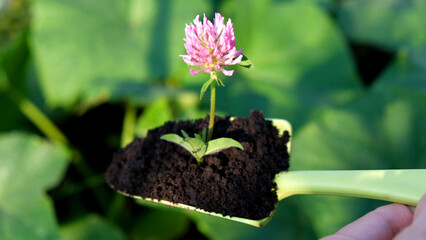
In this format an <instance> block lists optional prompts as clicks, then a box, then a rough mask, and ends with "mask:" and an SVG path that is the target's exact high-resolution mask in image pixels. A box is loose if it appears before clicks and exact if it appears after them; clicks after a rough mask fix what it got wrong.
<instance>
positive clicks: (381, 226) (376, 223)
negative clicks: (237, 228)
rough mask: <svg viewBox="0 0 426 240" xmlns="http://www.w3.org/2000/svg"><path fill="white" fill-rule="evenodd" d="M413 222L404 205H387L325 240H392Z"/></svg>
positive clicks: (411, 214) (409, 211)
mask: <svg viewBox="0 0 426 240" xmlns="http://www.w3.org/2000/svg"><path fill="white" fill-rule="evenodd" d="M412 220H413V213H412V211H411V210H410V209H409V208H408V207H407V206H404V205H402V204H391V205H386V206H383V207H380V208H377V209H376V210H374V211H372V212H369V213H367V214H366V215H364V216H363V217H362V218H360V219H358V220H356V221H355V222H353V223H351V224H349V225H347V226H345V227H343V228H342V229H341V230H339V231H338V232H337V233H336V234H334V235H331V236H328V237H326V238H324V239H323V240H337V239H345V240H349V239H377V240H381V239H383V240H384V239H392V238H394V237H395V236H396V235H397V234H398V233H399V232H400V231H401V230H402V229H404V228H405V227H407V226H408V225H409V224H410V223H411V222H412Z"/></svg>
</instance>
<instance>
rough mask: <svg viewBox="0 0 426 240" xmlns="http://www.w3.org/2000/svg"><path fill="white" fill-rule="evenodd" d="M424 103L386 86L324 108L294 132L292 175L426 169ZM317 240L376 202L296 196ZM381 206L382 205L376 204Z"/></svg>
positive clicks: (425, 117) (423, 100) (419, 99)
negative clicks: (344, 103)
mask: <svg viewBox="0 0 426 240" xmlns="http://www.w3.org/2000/svg"><path fill="white" fill-rule="evenodd" d="M425 122H426V100H425V99H424V98H422V97H420V96H417V95H412V94H407V93H406V92H405V91H403V90H396V89H395V88H393V87H391V86H390V85H388V87H387V88H385V86H383V85H382V86H381V87H380V88H374V89H373V90H372V91H371V93H369V94H368V95H367V96H366V97H365V98H362V99H359V100H358V101H355V102H353V103H351V104H349V105H347V106H346V107H344V108H341V109H325V110H324V111H323V112H322V114H321V116H319V117H318V118H317V119H316V121H312V122H310V123H309V124H308V125H306V126H305V127H304V128H303V129H302V130H301V131H299V132H297V133H296V135H295V136H294V138H293V143H292V148H293V150H292V158H291V169H290V170H306V169H315V170H321V169H324V170H333V169H392V168H426V126H425V125H424V123H425ZM297 198H299V199H300V202H301V204H302V205H303V206H304V207H303V209H304V210H305V211H306V214H307V215H309V216H310V219H311V220H312V223H313V225H314V228H315V230H316V232H317V233H318V235H319V236H323V235H326V234H331V233H333V232H335V231H337V230H338V229H339V228H340V227H342V226H343V225H345V224H347V223H349V222H350V221H353V220H355V219H356V218H358V217H360V215H361V214H362V213H365V212H366V211H367V210H371V209H372V208H373V206H376V205H377V204H378V202H374V201H371V200H370V201H367V200H360V199H351V198H342V197H316V196H306V197H297ZM380 204H383V202H380Z"/></svg>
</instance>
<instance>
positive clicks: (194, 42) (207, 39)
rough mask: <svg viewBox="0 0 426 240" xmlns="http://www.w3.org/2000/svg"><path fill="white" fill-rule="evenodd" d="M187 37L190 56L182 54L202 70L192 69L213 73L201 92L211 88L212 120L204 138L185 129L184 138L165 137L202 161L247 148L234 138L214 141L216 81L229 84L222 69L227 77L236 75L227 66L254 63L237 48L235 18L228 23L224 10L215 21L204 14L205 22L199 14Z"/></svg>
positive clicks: (196, 72) (202, 94) (186, 34)
mask: <svg viewBox="0 0 426 240" xmlns="http://www.w3.org/2000/svg"><path fill="white" fill-rule="evenodd" d="M185 36H186V38H185V39H184V40H185V41H186V43H185V48H186V51H187V55H180V57H182V59H183V60H184V61H185V63H187V64H188V65H191V66H197V67H199V69H197V70H194V69H192V68H191V69H190V70H189V73H190V74H192V75H196V74H199V73H200V72H206V73H209V74H210V79H209V80H207V81H206V82H205V83H204V84H203V86H202V87H201V91H200V99H202V98H203V96H204V93H205V92H206V91H207V89H208V88H209V87H210V90H211V94H210V119H209V127H208V134H207V138H206V137H205V131H203V137H202V136H200V135H195V138H190V137H189V136H188V135H187V134H186V133H185V132H182V134H183V135H184V138H182V137H180V136H179V135H177V134H167V135H164V136H163V137H161V139H163V140H167V141H170V142H173V143H176V144H179V145H180V146H182V147H183V148H185V149H186V150H188V151H189V152H190V153H191V154H192V155H193V156H194V157H195V158H196V159H197V161H198V163H199V164H201V163H202V162H203V156H205V155H208V154H212V153H216V152H219V151H221V150H223V149H227V148H230V147H238V148H240V149H242V150H244V149H243V147H242V146H241V144H239V143H238V142H237V141H235V140H233V139H230V138H219V139H215V140H213V141H212V136H213V127H214V114H215V102H216V84H217V85H219V86H225V84H224V83H223V82H222V80H221V79H220V78H219V77H218V73H220V72H222V73H223V75H225V76H232V74H233V73H234V70H226V69H225V68H224V66H229V65H235V64H239V65H241V66H243V67H246V68H252V67H253V64H252V63H251V62H250V60H248V59H247V57H244V59H243V55H242V52H243V49H241V50H239V51H237V49H236V48H235V36H234V29H233V25H232V21H231V19H228V22H227V23H226V25H225V22H224V18H223V17H222V16H221V15H220V13H216V14H215V19H214V23H212V22H210V21H209V20H208V19H207V18H206V16H205V15H204V18H203V22H201V21H200V20H199V16H197V17H196V18H195V19H194V23H191V24H189V25H186V28H185Z"/></svg>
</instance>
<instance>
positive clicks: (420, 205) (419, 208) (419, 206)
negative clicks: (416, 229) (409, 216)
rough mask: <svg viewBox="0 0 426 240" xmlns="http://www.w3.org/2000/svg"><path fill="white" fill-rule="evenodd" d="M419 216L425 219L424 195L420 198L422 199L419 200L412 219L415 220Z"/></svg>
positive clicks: (425, 197) (425, 201)
mask: <svg viewBox="0 0 426 240" xmlns="http://www.w3.org/2000/svg"><path fill="white" fill-rule="evenodd" d="M420 216H424V217H425V218H426V193H425V194H424V195H423V196H422V198H420V200H419V203H418V204H417V207H416V210H415V211H414V219H417V218H418V217H420Z"/></svg>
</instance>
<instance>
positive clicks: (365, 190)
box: [275, 169, 426, 206]
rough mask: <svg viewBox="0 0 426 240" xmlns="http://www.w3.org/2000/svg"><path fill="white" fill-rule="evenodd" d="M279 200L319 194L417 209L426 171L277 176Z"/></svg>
mask: <svg viewBox="0 0 426 240" xmlns="http://www.w3.org/2000/svg"><path fill="white" fill-rule="evenodd" d="M275 182H276V184H277V195H278V199H279V200H281V199H283V198H286V197H289V196H292V195H296V194H320V195H334V196H347V197H360V198H370V199H378V200H384V201H389V202H396V203H402V204H407V205H411V206H416V205H417V203H418V201H419V200H420V198H421V197H422V196H423V194H424V193H426V169H409V170H353V171H352V170H350V171H345V170H343V171H334V170H331V171H289V172H282V173H279V174H277V175H276V177H275Z"/></svg>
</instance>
